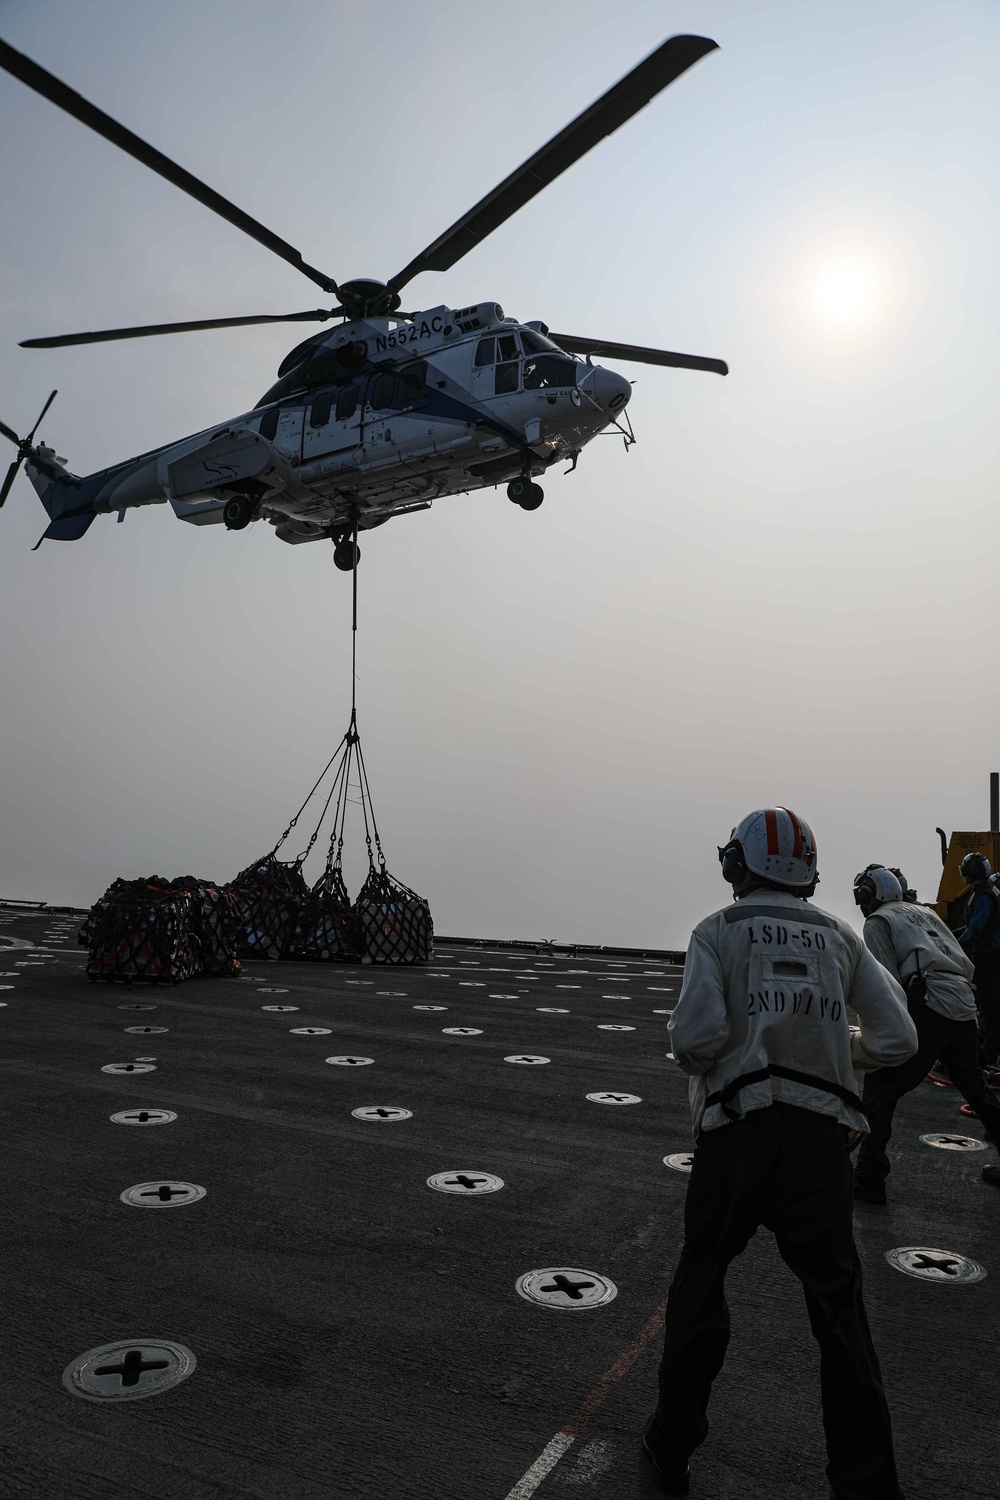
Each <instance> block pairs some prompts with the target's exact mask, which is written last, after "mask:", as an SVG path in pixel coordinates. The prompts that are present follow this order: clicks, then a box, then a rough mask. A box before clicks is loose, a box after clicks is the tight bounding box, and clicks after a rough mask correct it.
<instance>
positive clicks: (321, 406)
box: [309, 391, 336, 427]
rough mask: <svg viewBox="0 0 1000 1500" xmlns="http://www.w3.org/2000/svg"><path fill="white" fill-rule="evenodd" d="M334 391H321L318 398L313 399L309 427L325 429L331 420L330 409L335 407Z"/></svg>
mask: <svg viewBox="0 0 1000 1500" xmlns="http://www.w3.org/2000/svg"><path fill="white" fill-rule="evenodd" d="M335 394H336V393H335V392H334V391H320V393H319V395H318V396H314V397H313V404H312V406H311V407H310V409H309V426H310V427H325V426H326V424H327V422H329V420H330V408H331V407H332V406H333V398H334V395H335Z"/></svg>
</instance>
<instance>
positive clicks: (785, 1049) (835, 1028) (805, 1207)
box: [643, 807, 917, 1500]
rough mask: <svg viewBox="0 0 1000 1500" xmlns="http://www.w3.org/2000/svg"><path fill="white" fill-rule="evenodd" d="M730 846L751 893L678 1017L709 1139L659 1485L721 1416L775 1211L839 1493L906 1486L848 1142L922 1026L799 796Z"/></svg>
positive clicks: (687, 1230)
mask: <svg viewBox="0 0 1000 1500" xmlns="http://www.w3.org/2000/svg"><path fill="white" fill-rule="evenodd" d="M719 859H720V861H721V864H722V874H723V878H724V879H725V880H727V881H728V882H729V884H730V885H732V887H733V891H734V895H735V898H736V904H735V905H733V906H728V907H724V908H723V909H722V910H720V911H717V912H713V913H712V915H711V916H708V917H706V918H705V919H704V920H703V921H702V922H699V924H698V926H697V927H696V928H695V930H694V932H693V933H692V935H691V941H690V944H689V946H688V952H687V960H686V963H685V966H684V983H683V986H682V989H681V994H680V998H679V1000H678V1002H677V1007H676V1009H675V1011H674V1015H673V1018H672V1020H671V1022H670V1027H669V1031H670V1040H671V1050H672V1051H673V1054H674V1056H675V1058H676V1060H677V1062H678V1063H679V1065H680V1066H681V1068H683V1069H684V1071H685V1072H687V1073H688V1074H690V1079H691V1081H690V1085H689V1093H690V1099H691V1111H692V1117H693V1124H694V1133H695V1138H696V1145H695V1149H694V1160H693V1164H692V1169H691V1177H690V1181H689V1185H688V1190H687V1201H686V1204H685V1211H684V1246H683V1249H682V1251H681V1256H680V1261H679V1263H678V1265H677V1269H676V1271H675V1273H674V1278H673V1282H672V1284H671V1287H670V1292H669V1296H668V1299H667V1312H666V1321H665V1327H664V1345H663V1357H662V1360H661V1362H660V1369H659V1388H660V1398H659V1403H658V1406H657V1409H656V1411H655V1412H654V1413H653V1414H652V1416H651V1417H650V1418H649V1421H648V1422H647V1425H646V1430H645V1434H644V1438H643V1441H644V1446H645V1448H646V1452H647V1454H648V1455H649V1457H650V1459H651V1461H652V1462H653V1464H654V1465H655V1467H656V1469H657V1472H658V1474H659V1478H660V1487H661V1489H662V1490H664V1492H665V1493H667V1494H676V1495H681V1494H686V1493H687V1492H688V1485H689V1479H688V1462H687V1461H688V1457H689V1455H690V1454H691V1453H692V1452H693V1450H694V1449H695V1448H697V1447H698V1446H699V1445H700V1444H701V1443H703V1442H704V1440H705V1437H706V1434H707V1432H708V1419H707V1415H706V1409H707V1406H708V1400H709V1395H710V1392H711V1386H712V1382H713V1380H714V1379H715V1377H716V1376H717V1375H718V1373H719V1371H720V1370H721V1368H722V1363H723V1360H724V1358H725V1352H726V1346H727V1344H728V1342H729V1311H728V1308H727V1305H726V1299H725V1295H724V1289H723V1288H724V1280H725V1275H726V1270H727V1268H728V1266H729V1263H730V1261H732V1260H733V1259H734V1258H735V1257H736V1256H737V1255H739V1254H741V1252H742V1251H743V1250H744V1249H745V1248H746V1245H747V1243H748V1241H749V1240H750V1239H751V1238H752V1236H753V1235H754V1234H755V1232H756V1230H757V1228H758V1226H759V1225H761V1224H764V1225H766V1226H767V1228H768V1229H771V1230H772V1231H773V1233H774V1235H775V1237H776V1240H777V1244H778V1251H779V1253H780V1254H781V1256H782V1259H783V1260H784V1261H785V1262H786V1264H787V1265H788V1266H790V1267H791V1269H792V1270H793V1271H794V1272H795V1274H796V1276H798V1278H799V1280H800V1281H801V1282H802V1286H803V1290H804V1291H805V1295H806V1304H807V1307H808V1309H809V1317H810V1323H811V1326H812V1330H813V1333H814V1336H815V1337H816V1339H817V1341H818V1343H819V1346H820V1370H821V1392H822V1402H823V1425H824V1428H825V1431H826V1441H827V1454H828V1458H829V1462H828V1464H827V1476H828V1478H829V1481H830V1484H831V1486H832V1493H833V1495H834V1496H840V1497H844V1500H846V1497H850V1500H899V1497H900V1494H901V1492H900V1489H899V1483H898V1480H897V1477H896V1464H895V1457H894V1454H893V1446H892V1430H891V1424H890V1418H889V1410H888V1406H887V1404H886V1399H885V1393H884V1391H883V1388H882V1377H881V1373H880V1370H879V1364H878V1359H877V1356H876V1354H875V1350H874V1347H873V1345H872V1339H871V1333H870V1331H869V1328H868V1321H867V1318H866V1315H865V1310H864V1305H863V1301H862V1293H861V1265H860V1261H859V1259H858V1253H857V1250H856V1248H855V1244H854V1234H853V1224H852V1194H851V1160H850V1155H849V1151H848V1147H849V1139H850V1137H851V1135H852V1134H853V1135H855V1136H856V1137H857V1136H860V1135H861V1134H862V1133H863V1132H864V1131H865V1130H866V1129H867V1124H866V1121H865V1117H864V1114H863V1113H862V1110H861V1101H860V1099H859V1098H858V1096H857V1093H856V1089H857V1082H856V1078H855V1069H866V1068H878V1067H882V1066H884V1065H886V1064H894V1063H900V1062H903V1061H904V1060H905V1059H906V1058H908V1057H910V1056H911V1055H912V1054H913V1052H914V1051H915V1049H916V1046H917V1033H916V1028H915V1027H914V1024H913V1022H912V1021H911V1020H910V1018H909V1016H908V1015H907V1012H906V1006H905V997H904V994H903V991H902V989H901V988H900V986H899V984H898V983H897V981H896V980H894V979H892V978H890V976H889V975H888V974H887V973H886V971H885V970H884V969H883V968H882V967H881V966H880V965H879V964H878V963H876V961H875V960H874V958H873V957H872V956H871V954H870V953H869V952H868V950H867V949H866V948H865V946H864V944H863V943H862V941H861V939H860V937H859V936H858V935H857V933H856V932H854V930H853V929H852V928H851V927H849V926H848V924H847V923H846V922H842V921H841V920H840V919H839V918H837V917H834V916H831V915H830V914H829V913H828V912H824V911H820V910H819V909H818V908H817V907H814V906H812V905H811V903H810V899H809V898H810V897H811V896H812V894H813V892H814V890H815V888H816V884H817V882H818V879H819V876H818V873H817V866H816V841H815V839H814V837H813V833H812V830H811V828H810V827H809V825H808V824H807V823H806V822H804V820H803V819H801V818H799V817H798V816H796V814H795V813H793V812H792V811H791V810H790V809H789V808H785V807H768V808H761V809H759V810H758V811H756V812H752V813H750V814H749V815H748V816H747V817H745V818H744V819H743V820H742V822H741V823H739V824H738V825H737V827H736V828H734V829H733V831H732V836H731V838H730V840H729V842H728V843H727V844H726V845H725V846H724V847H723V848H721V849H720V850H719ZM897 889H898V888H897ZM848 1006H851V1007H852V1009H853V1010H854V1011H855V1012H856V1014H857V1016H858V1019H859V1021H860V1030H859V1031H858V1032H852V1030H851V1028H850V1026H849V1024H848V1019H847V1008H848Z"/></svg>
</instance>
